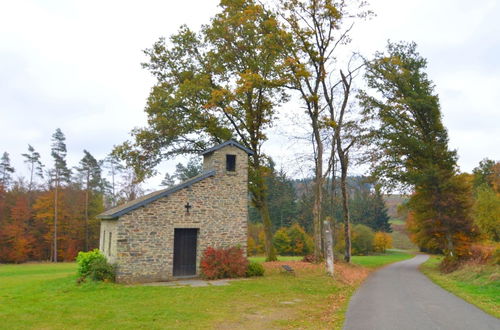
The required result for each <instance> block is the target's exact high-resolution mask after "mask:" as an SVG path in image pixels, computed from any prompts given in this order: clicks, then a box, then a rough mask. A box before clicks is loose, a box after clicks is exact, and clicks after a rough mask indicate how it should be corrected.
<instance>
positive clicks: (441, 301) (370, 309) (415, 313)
mask: <svg viewBox="0 0 500 330" xmlns="http://www.w3.org/2000/svg"><path fill="white" fill-rule="evenodd" d="M427 258H428V256H426V255H417V256H416V257H415V258H413V259H410V260H405V261H400V262H397V263H394V264H392V265H389V266H387V267H384V268H382V269H380V270H378V271H376V272H375V273H374V274H372V275H371V276H370V277H369V278H368V279H367V280H366V282H365V283H364V284H363V285H362V286H361V287H360V288H359V289H358V291H357V292H356V293H355V294H354V296H353V298H352V300H351V302H350V304H349V309H348V310H347V315H346V322H345V324H344V330H407V329H408V330H412V329H419V330H430V329H441V330H448V329H450V330H461V329H464V330H483V329H485V330H486V329H495V330H500V320H499V319H497V318H495V317H493V316H490V315H488V314H486V313H484V312H483V311H481V310H480V309H478V308H477V307H475V306H473V305H471V304H469V303H467V302H465V301H464V300H462V299H460V298H458V297H456V296H455V295H453V294H451V293H449V292H447V291H445V290H443V289H441V288H440V287H439V286H437V285H436V284H434V283H432V281H431V280H429V279H428V278H427V276H425V275H424V274H422V273H421V272H420V271H419V270H418V266H419V265H420V264H421V263H422V262H424V261H425V260H427Z"/></svg>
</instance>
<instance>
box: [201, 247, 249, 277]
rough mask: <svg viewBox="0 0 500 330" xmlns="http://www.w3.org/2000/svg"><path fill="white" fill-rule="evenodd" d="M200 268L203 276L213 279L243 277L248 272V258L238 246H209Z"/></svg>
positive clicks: (204, 252)
mask: <svg viewBox="0 0 500 330" xmlns="http://www.w3.org/2000/svg"><path fill="white" fill-rule="evenodd" d="M200 268H201V274H202V276H203V277H204V278H207V279H211V280H214V279H219V278H234V277H243V276H245V274H246V272H247V268H248V260H247V258H246V257H245V255H244V253H243V250H242V249H240V248H238V247H230V248H219V249H216V248H213V247H208V248H206V249H205V251H203V256H202V258H201V261H200Z"/></svg>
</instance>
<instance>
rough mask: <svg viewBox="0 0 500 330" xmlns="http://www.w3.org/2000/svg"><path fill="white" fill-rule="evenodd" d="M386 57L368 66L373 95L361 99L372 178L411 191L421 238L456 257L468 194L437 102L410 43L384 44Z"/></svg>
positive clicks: (463, 237) (468, 230) (463, 241)
mask: <svg viewBox="0 0 500 330" xmlns="http://www.w3.org/2000/svg"><path fill="white" fill-rule="evenodd" d="M387 52H388V54H383V53H377V54H376V56H375V59H374V60H373V61H371V62H369V63H367V71H366V80H367V83H368V86H369V87H371V88H372V89H373V90H374V91H375V92H376V93H377V94H376V95H370V94H368V93H366V92H364V93H362V94H361V102H362V105H363V107H364V109H365V115H366V116H367V118H371V119H376V120H377V121H376V122H377V126H376V127H374V128H373V130H372V133H371V138H372V142H373V146H374V150H373V156H374V160H375V159H376V162H375V164H376V166H375V168H374V173H375V176H376V177H380V178H382V179H385V180H386V182H388V183H389V184H393V185H394V184H398V183H400V184H403V185H405V186H407V187H412V188H413V189H414V190H415V194H414V195H412V197H411V198H410V202H409V205H410V208H411V209H412V211H413V213H414V218H415V223H416V224H417V227H418V228H419V230H420V233H421V235H423V236H426V237H427V238H429V239H432V240H433V241H434V242H436V243H437V245H438V247H439V249H441V250H443V251H444V252H445V253H446V254H447V256H454V255H457V254H461V253H462V252H463V251H464V249H466V248H467V244H468V242H470V239H471V238H472V237H473V236H474V228H473V225H472V219H471V217H470V210H471V203H470V201H469V200H467V198H468V196H469V195H468V194H470V188H469V187H468V186H467V184H466V183H464V181H463V180H462V179H460V178H458V177H457V176H456V174H457V168H456V158H457V157H456V152H455V151H452V150H449V148H448V134H447V131H446V129H445V127H444V126H443V123H442V121H441V110H440V106H439V99H438V96H437V95H436V94H435V93H434V87H433V84H432V81H431V80H430V79H429V78H428V77H427V74H426V73H425V72H424V69H425V67H426V60H425V59H424V58H422V57H421V56H420V55H419V54H418V52H417V51H416V44H415V43H395V44H393V43H389V45H388V48H387Z"/></svg>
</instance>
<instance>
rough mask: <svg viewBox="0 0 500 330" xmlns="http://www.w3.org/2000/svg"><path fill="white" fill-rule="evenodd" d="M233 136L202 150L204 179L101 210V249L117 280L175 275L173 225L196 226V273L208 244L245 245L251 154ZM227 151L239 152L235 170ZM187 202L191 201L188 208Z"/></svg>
mask: <svg viewBox="0 0 500 330" xmlns="http://www.w3.org/2000/svg"><path fill="white" fill-rule="evenodd" d="M231 142H232V143H229V144H227V143H225V144H223V145H222V147H220V148H219V149H215V150H214V151H211V152H209V153H207V154H205V155H204V162H203V170H204V173H202V174H201V177H202V179H197V178H193V179H190V180H188V181H187V184H184V185H183V184H181V185H180V186H179V187H180V188H179V187H177V188H176V187H173V188H169V189H166V190H162V191H160V192H156V193H153V194H150V195H148V196H145V198H141V199H139V200H138V201H132V202H129V203H127V204H125V205H124V206H119V207H117V208H114V209H111V210H108V211H106V212H104V213H103V214H101V215H100V217H101V219H102V223H101V239H100V249H101V251H103V252H104V254H105V255H106V256H107V257H108V259H109V260H110V261H111V262H113V263H116V264H117V282H121V283H136V282H155V281H167V280H171V279H173V254H174V230H175V228H197V229H198V242H197V258H196V260H197V261H196V274H197V275H198V274H199V263H200V257H201V255H202V253H203V251H204V250H205V249H206V248H207V247H209V246H212V247H231V246H240V247H241V248H243V250H244V251H246V242H247V216H248V214H247V212H248V205H247V203H248V190H247V185H248V154H247V151H245V150H244V149H243V148H244V147H242V146H241V145H238V144H237V143H235V142H233V141H231ZM228 154H229V155H235V156H236V166H235V171H227V170H226V155H228ZM190 182H192V183H190ZM169 191H172V192H171V193H170V192H169ZM155 194H156V195H155ZM165 194H166V196H165V197H161V198H157V199H155V200H153V201H151V202H147V201H149V200H150V199H151V198H153V199H154V198H156V197H155V196H162V195H165ZM134 202H135V203H136V204H134ZM187 203H189V205H191V206H192V207H191V208H190V209H189V212H188V211H187V210H186V208H185V205H186V204H187ZM138 205H140V206H139V207H138ZM129 208H131V209H132V210H130V211H127V210H128V209H129ZM125 211H127V212H126V213H124V214H121V215H119V216H115V215H116V214H120V213H123V212H125ZM110 238H111V241H110Z"/></svg>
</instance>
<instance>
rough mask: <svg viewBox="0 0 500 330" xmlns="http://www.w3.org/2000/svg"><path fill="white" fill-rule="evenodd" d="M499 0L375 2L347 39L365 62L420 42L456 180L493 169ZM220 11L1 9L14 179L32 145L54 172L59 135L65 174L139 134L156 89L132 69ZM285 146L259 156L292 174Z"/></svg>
mask: <svg viewBox="0 0 500 330" xmlns="http://www.w3.org/2000/svg"><path fill="white" fill-rule="evenodd" d="M499 2H500V1H494V0H478V1H475V2H470V1H464V0H439V1H436V0H422V1H401V0H377V1H375V0H372V1H370V3H371V7H372V9H373V10H374V11H375V12H376V14H377V17H375V18H374V19H372V20H371V21H369V22H364V23H361V24H359V25H358V26H357V27H356V29H355V31H354V34H353V45H352V47H353V49H355V50H358V51H360V52H361V53H363V54H365V55H371V54H373V52H374V51H376V50H382V49H383V48H384V47H385V44H386V40H387V39H391V40H394V41H396V40H408V41H409V40H413V41H415V42H417V44H418V46H419V47H418V49H419V51H420V53H421V54H422V55H423V56H424V57H426V58H427V59H428V63H429V64H428V74H429V76H430V78H431V79H432V80H433V81H434V83H435V85H436V91H437V92H438V93H439V96H440V100H441V106H442V112H443V117H444V123H445V125H446V127H447V128H448V131H449V135H450V145H451V148H454V149H457V150H458V155H459V165H460V168H461V170H462V171H469V172H470V171H471V170H472V169H473V168H474V167H475V166H477V164H478V162H479V161H480V160H481V159H483V158H485V157H488V158H490V159H495V160H500V97H499V96H500V24H499V22H500V4H499ZM217 3H218V1H212V0H210V1H208V0H198V1H194V0H183V1H168V0H163V1H154V0H143V1H140V2H139V1H123V0H122V1H111V0H106V1H102V0H101V1H95V0H85V1H68V0H64V1H62V0H61V1H55V0H54V1H52V0H39V1H34V0H33V1H24V0H16V1H1V2H0V152H3V151H7V152H9V154H10V156H11V160H12V163H13V164H14V166H15V167H16V169H17V172H18V174H21V175H22V174H24V173H25V166H24V164H23V163H22V157H21V153H23V152H26V149H27V145H28V144H31V145H33V146H34V147H35V149H37V150H38V151H39V152H41V154H42V157H43V159H42V160H43V162H45V163H46V164H49V165H50V164H51V162H52V160H51V159H50V138H51V135H52V133H53V132H54V130H55V129H56V128H57V127H59V128H61V129H62V130H63V132H64V133H65V135H66V138H67V146H68V162H69V164H70V165H71V166H74V165H76V164H77V163H78V161H79V159H80V158H81V157H82V153H83V149H87V150H89V151H90V152H91V153H92V154H93V155H94V156H95V157H96V158H103V157H104V156H105V155H106V154H107V153H109V152H110V151H111V149H112V147H113V145H116V144H119V143H121V142H123V141H124V140H126V139H128V138H129V132H130V130H131V129H132V128H134V127H136V126H143V125H144V124H145V115H144V112H143V108H144V105H145V100H146V98H147V96H148V93H149V90H150V88H151V87H152V85H153V83H154V80H153V79H152V77H150V75H149V73H148V72H147V71H145V70H143V69H142V68H141V66H140V63H141V62H143V61H145V57H144V55H143V53H142V50H143V49H145V48H148V47H150V46H151V45H152V44H153V42H155V41H156V40H157V39H158V38H159V37H161V36H168V35H170V34H172V33H175V32H176V30H177V28H178V27H179V26H180V25H181V24H187V25H189V26H190V27H192V28H193V29H197V28H198V27H199V26H200V24H203V23H207V22H208V20H209V18H210V17H211V16H213V15H214V14H215V12H216V11H217ZM287 106H289V107H296V106H297V105H294V104H290V105H287ZM283 144H284V146H283ZM292 146H293V142H290V141H288V140H287V138H286V137H283V136H279V134H278V130H275V131H274V134H272V135H271V139H270V141H268V142H267V143H266V149H265V150H266V151H267V152H268V153H269V154H270V155H271V156H273V158H275V159H276V160H277V162H278V163H279V164H283V165H284V166H285V168H288V169H289V170H290V171H292V170H293V168H292V167H293V165H292V164H294V163H295V161H294V157H295V153H294V152H292V151H291V150H293V148H292ZM173 163H174V162H173V161H172V162H171V163H169V164H166V165H165V166H166V167H165V168H167V169H168V168H172V165H173ZM157 183H158V180H153V181H151V183H150V187H149V188H152V189H154V188H156V184H157Z"/></svg>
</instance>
